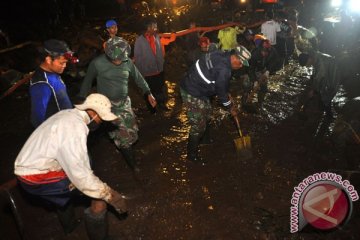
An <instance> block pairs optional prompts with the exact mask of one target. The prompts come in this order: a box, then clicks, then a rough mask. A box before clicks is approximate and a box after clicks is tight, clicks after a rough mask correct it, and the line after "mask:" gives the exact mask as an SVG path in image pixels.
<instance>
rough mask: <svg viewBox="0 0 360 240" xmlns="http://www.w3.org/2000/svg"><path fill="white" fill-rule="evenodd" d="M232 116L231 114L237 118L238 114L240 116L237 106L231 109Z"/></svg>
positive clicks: (234, 105) (233, 105)
mask: <svg viewBox="0 0 360 240" xmlns="http://www.w3.org/2000/svg"><path fill="white" fill-rule="evenodd" d="M230 114H231V116H233V117H235V116H237V115H238V114H239V111H238V109H237V106H236V104H234V103H233V104H232V106H231V107H230Z"/></svg>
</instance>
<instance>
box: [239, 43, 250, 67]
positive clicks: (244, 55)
mask: <svg viewBox="0 0 360 240" xmlns="http://www.w3.org/2000/svg"><path fill="white" fill-rule="evenodd" d="M235 54H236V56H238V57H239V58H240V61H241V63H242V64H243V65H244V66H246V67H248V66H249V62H248V60H249V59H250V58H251V53H250V52H249V50H247V49H246V48H245V47H244V46H242V45H239V46H237V47H236V48H235Z"/></svg>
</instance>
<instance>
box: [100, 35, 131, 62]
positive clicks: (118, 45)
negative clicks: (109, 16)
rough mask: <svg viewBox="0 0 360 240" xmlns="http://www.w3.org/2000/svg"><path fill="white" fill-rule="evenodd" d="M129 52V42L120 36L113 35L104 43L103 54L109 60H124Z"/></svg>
mask: <svg viewBox="0 0 360 240" xmlns="http://www.w3.org/2000/svg"><path fill="white" fill-rule="evenodd" d="M130 52H131V47H130V45H129V43H128V42H127V41H126V40H125V39H123V38H121V37H113V38H110V39H109V40H107V41H106V43H105V54H106V56H108V57H109V58H110V59H111V60H121V61H126V60H127V59H128V55H129V54H130Z"/></svg>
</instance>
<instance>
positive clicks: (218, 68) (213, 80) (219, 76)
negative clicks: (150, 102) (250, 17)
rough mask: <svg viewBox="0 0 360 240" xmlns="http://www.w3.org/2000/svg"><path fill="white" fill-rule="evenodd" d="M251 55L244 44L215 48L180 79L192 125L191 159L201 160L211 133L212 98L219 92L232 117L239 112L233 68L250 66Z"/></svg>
mask: <svg viewBox="0 0 360 240" xmlns="http://www.w3.org/2000/svg"><path fill="white" fill-rule="evenodd" d="M250 57H251V54H250V52H249V51H248V50H247V49H246V48H245V47H243V46H237V47H236V48H235V49H234V50H233V51H231V52H222V51H214V52H211V53H207V54H204V55H203V56H201V57H200V59H199V60H197V61H196V62H195V63H194V64H193V65H192V66H191V68H190V69H189V71H188V72H187V73H186V75H185V77H184V79H183V80H182V81H181V83H180V92H181V97H182V99H183V102H184V104H185V106H186V108H187V116H188V120H189V124H190V132H189V139H188V145H187V158H188V159H189V160H190V161H193V162H201V161H202V160H201V158H200V157H199V156H198V146H199V143H200V141H201V140H202V139H203V138H206V137H207V136H206V135H207V134H208V129H209V127H208V125H209V124H208V123H209V120H210V111H211V104H210V99H209V98H210V97H212V96H214V95H217V96H218V97H219V100H220V102H221V103H222V105H223V106H224V107H225V108H226V109H227V110H229V111H230V113H231V115H232V116H236V115H237V114H238V110H237V107H236V106H235V105H234V104H233V102H232V101H231V99H230V96H229V93H228V92H229V82H230V78H231V71H232V70H236V69H240V68H241V67H242V66H249V63H248V59H250Z"/></svg>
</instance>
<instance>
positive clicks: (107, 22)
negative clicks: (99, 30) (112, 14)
mask: <svg viewBox="0 0 360 240" xmlns="http://www.w3.org/2000/svg"><path fill="white" fill-rule="evenodd" d="M114 25H117V22H116V21H115V20H108V21H106V24H105V26H106V28H109V27H112V26H114Z"/></svg>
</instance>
